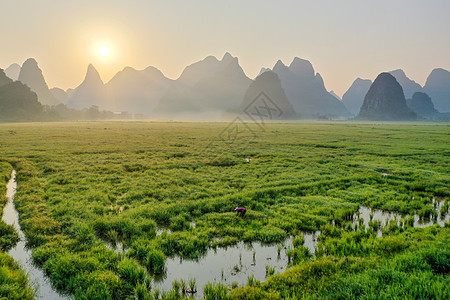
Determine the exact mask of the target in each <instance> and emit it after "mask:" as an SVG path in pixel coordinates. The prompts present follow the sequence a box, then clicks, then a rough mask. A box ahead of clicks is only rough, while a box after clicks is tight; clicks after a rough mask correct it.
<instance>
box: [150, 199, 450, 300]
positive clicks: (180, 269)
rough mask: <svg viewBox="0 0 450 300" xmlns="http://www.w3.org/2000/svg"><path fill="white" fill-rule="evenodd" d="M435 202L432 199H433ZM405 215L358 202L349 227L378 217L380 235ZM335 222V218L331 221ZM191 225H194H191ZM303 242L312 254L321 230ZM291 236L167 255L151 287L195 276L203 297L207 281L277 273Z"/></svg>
mask: <svg viewBox="0 0 450 300" xmlns="http://www.w3.org/2000/svg"><path fill="white" fill-rule="evenodd" d="M444 203H445V201H441V202H439V203H436V205H435V207H436V210H437V211H438V212H440V210H441V208H442V206H443V205H444ZM433 205H434V202H433ZM407 217H408V215H400V214H398V213H393V212H386V211H382V210H377V209H371V208H370V207H366V206H361V207H360V208H359V210H358V212H357V213H356V214H354V216H353V222H352V227H353V229H354V230H356V229H357V228H359V226H360V224H361V225H364V226H365V227H366V228H368V227H369V222H371V221H372V222H373V221H378V222H379V223H380V228H379V229H378V236H381V235H382V230H381V229H382V228H383V227H385V226H387V225H389V223H390V222H391V220H395V221H396V222H397V225H398V226H404V224H403V221H404V219H405V218H407ZM449 219H450V214H449V213H448V212H447V213H446V214H445V217H444V218H441V216H440V214H439V213H438V217H436V218H431V219H430V220H427V221H424V220H419V217H418V216H417V215H415V221H414V225H413V226H414V227H426V226H430V225H433V224H435V223H438V224H439V225H441V226H444V223H445V222H448V221H449ZM332 223H333V224H334V222H332ZM192 227H193V226H192ZM164 231H167V232H168V233H169V234H170V230H167V228H159V229H158V235H159V234H161V233H162V232H164ZM302 233H303V236H304V239H305V243H304V246H305V247H307V248H308V249H309V251H310V252H311V253H312V254H315V253H316V248H317V244H318V237H319V236H320V234H321V232H320V231H315V232H302ZM292 242H293V237H290V238H288V239H286V240H285V241H284V242H283V243H280V244H278V245H264V244H262V243H260V242H253V243H251V244H246V243H243V242H240V243H238V244H237V245H234V246H230V247H226V248H216V249H209V250H208V252H207V253H206V255H205V256H203V257H201V258H199V259H198V260H183V259H182V258H180V257H178V256H175V257H170V258H167V260H166V274H164V276H160V277H158V278H155V280H154V283H153V288H154V289H160V290H162V291H169V290H170V289H171V288H172V282H173V281H174V280H180V279H183V280H185V281H188V280H189V279H190V278H195V279H196V280H197V291H198V293H197V294H195V299H201V298H202V297H203V294H202V291H203V287H204V285H205V284H206V283H208V282H213V283H216V282H222V283H224V284H227V285H231V284H232V283H233V282H236V283H238V284H239V285H245V284H246V283H247V278H248V277H249V276H251V275H254V277H255V279H258V280H261V281H263V280H264V279H265V277H266V266H267V265H268V266H271V267H274V268H275V273H280V272H283V271H284V270H286V268H288V266H289V262H288V257H287V254H286V251H287V250H289V249H292V248H293V247H294V246H293V243H292Z"/></svg>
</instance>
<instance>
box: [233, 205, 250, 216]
mask: <svg viewBox="0 0 450 300" xmlns="http://www.w3.org/2000/svg"><path fill="white" fill-rule="evenodd" d="M234 211H235V212H236V216H238V217H239V216H240V217H242V218H243V217H244V215H245V213H246V212H247V209H246V208H245V207H236V208H235V209H234Z"/></svg>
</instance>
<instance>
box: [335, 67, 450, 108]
mask: <svg viewBox="0 0 450 300" xmlns="http://www.w3.org/2000/svg"><path fill="white" fill-rule="evenodd" d="M388 73H389V74H391V75H392V76H394V78H395V79H396V80H397V82H398V83H399V84H400V86H401V87H402V88H403V93H404V96H405V98H406V99H411V98H412V97H413V95H414V94H415V93H417V92H424V93H426V94H427V95H428V96H430V98H431V101H432V103H433V104H434V107H435V108H436V109H437V110H438V111H439V112H445V113H448V112H450V72H449V71H447V70H444V69H434V70H433V71H432V72H431V74H430V75H429V76H428V79H427V81H426V84H425V86H424V87H422V86H421V85H420V84H418V83H416V82H415V81H414V80H411V79H410V78H408V77H407V76H406V74H405V72H404V71H403V70H401V69H398V70H394V71H390V72H388ZM371 84H372V81H371V80H369V79H361V78H357V79H356V80H355V81H354V82H353V84H352V85H351V86H350V88H349V89H348V90H347V92H346V93H345V94H344V95H343V97H342V102H343V103H344V104H345V106H346V107H347V109H348V110H349V111H350V112H351V113H352V114H353V115H358V113H359V111H360V109H361V106H362V104H363V102H364V97H365V96H366V94H367V92H368V91H369V87H370V86H371Z"/></svg>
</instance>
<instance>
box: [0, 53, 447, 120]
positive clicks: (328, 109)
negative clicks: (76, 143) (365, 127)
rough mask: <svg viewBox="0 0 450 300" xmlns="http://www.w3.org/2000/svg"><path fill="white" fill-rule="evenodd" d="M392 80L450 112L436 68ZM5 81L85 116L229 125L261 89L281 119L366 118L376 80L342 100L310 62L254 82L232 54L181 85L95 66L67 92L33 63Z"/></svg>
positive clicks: (192, 71)
mask: <svg viewBox="0 0 450 300" xmlns="http://www.w3.org/2000/svg"><path fill="white" fill-rule="evenodd" d="M388 73H389V74H391V75H392V76H393V77H394V78H395V79H396V82H398V83H399V85H400V86H401V87H402V90H403V94H404V98H405V99H408V101H407V103H408V105H409V104H411V105H412V106H414V105H415V106H414V108H415V109H419V110H420V108H423V109H424V114H425V115H426V116H427V118H428V117H429V116H430V111H432V110H437V111H440V112H450V72H449V71H446V70H444V69H434V70H433V71H432V72H431V74H430V75H429V77H428V79H427V82H426V84H425V86H424V87H422V86H420V85H419V84H418V83H416V82H415V81H413V80H411V79H410V78H408V77H407V75H406V74H405V72H404V71H403V70H401V69H398V70H394V71H390V72H388ZM5 74H6V76H7V77H9V78H11V79H12V80H18V81H20V82H22V83H24V84H26V85H27V86H28V87H29V88H30V89H31V90H32V91H34V92H35V93H36V94H37V97H38V100H39V102H41V104H43V105H49V106H54V105H58V104H66V105H67V106H68V107H69V108H75V109H79V110H80V109H86V108H90V107H92V106H95V107H98V109H102V110H110V111H116V112H129V113H132V114H141V115H143V116H147V117H149V118H158V119H210V120H214V119H221V118H229V117H232V115H233V114H236V113H239V112H240V109H242V107H243V106H245V103H248V102H249V101H251V97H253V96H254V97H258V95H259V93H258V92H257V90H258V89H259V90H260V92H264V93H265V95H267V96H269V97H274V98H276V101H278V102H279V103H280V105H281V106H282V107H283V111H284V112H285V115H283V117H279V119H294V118H297V119H317V118H323V117H325V118H328V119H346V118H349V117H351V116H352V115H353V116H356V115H358V114H360V112H361V108H362V106H363V103H364V99H365V97H366V95H367V93H368V92H369V89H370V87H371V85H372V81H371V80H368V79H360V78H357V79H356V80H355V81H354V82H353V84H352V85H351V86H350V88H349V89H348V90H347V92H346V93H345V94H344V95H343V97H342V100H341V99H340V98H339V96H338V95H336V94H335V93H334V92H333V91H327V89H326V88H325V84H324V81H323V79H322V77H321V75H320V74H319V73H316V72H315V70H314V68H313V66H312V64H311V63H310V62H309V61H307V60H304V59H301V58H295V59H294V60H293V61H292V62H291V64H290V65H289V66H286V65H285V64H284V63H283V62H282V61H281V60H279V61H278V62H277V63H276V64H275V65H274V67H273V68H272V69H270V68H262V69H261V72H260V74H259V75H258V77H257V78H255V80H252V79H250V78H248V76H247V75H246V74H245V72H244V70H243V69H242V67H241V66H240V64H239V60H238V58H237V57H233V56H232V55H231V54H229V53H226V54H225V55H224V56H223V58H222V59H221V60H219V59H217V58H216V57H213V56H208V57H206V58H205V59H203V60H201V61H199V62H196V63H194V64H192V65H190V66H187V67H186V68H185V69H184V71H183V72H182V74H181V76H180V77H179V78H178V79H176V80H172V79H169V78H167V77H165V76H164V74H163V73H162V72H161V71H160V70H158V69H156V68H154V67H148V68H146V69H144V70H136V69H133V68H131V67H126V68H124V69H123V70H122V71H120V72H118V73H117V74H116V75H115V76H114V77H113V78H112V79H111V80H110V81H109V82H107V83H104V82H103V80H102V79H101V77H100V75H99V73H98V72H97V70H96V69H95V67H94V66H93V65H89V66H88V68H87V72H86V75H85V78H84V80H83V81H82V83H81V84H80V85H79V86H78V87H76V88H74V89H68V90H66V91H64V90H62V89H59V88H52V89H49V88H48V85H47V83H46V81H45V78H44V76H43V74H42V70H41V69H40V68H39V66H38V64H37V62H36V60H34V59H32V58H30V59H28V60H26V61H25V62H24V63H23V65H22V66H20V65H18V64H12V65H10V66H9V67H8V68H7V69H6V70H5ZM263 75H264V76H263ZM418 92H419V93H426V95H428V96H429V98H430V100H431V105H433V108H431V106H430V103H429V102H428V101H427V99H426V97H425V96H423V95H421V94H418V95H416V97H414V96H413V95H415V94H416V93H418ZM419 96H420V97H419ZM415 109H413V110H414V111H415ZM418 114H419V116H422V115H421V114H420V113H418Z"/></svg>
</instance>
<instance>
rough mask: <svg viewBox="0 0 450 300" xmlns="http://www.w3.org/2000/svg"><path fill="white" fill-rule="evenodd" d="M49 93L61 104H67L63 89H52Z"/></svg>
mask: <svg viewBox="0 0 450 300" xmlns="http://www.w3.org/2000/svg"><path fill="white" fill-rule="evenodd" d="M50 92H51V93H52V95H53V97H55V98H56V99H57V100H58V101H59V102H61V103H62V104H67V102H68V101H69V96H68V95H67V93H66V92H65V91H64V90H63V89H60V88H52V89H50Z"/></svg>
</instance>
